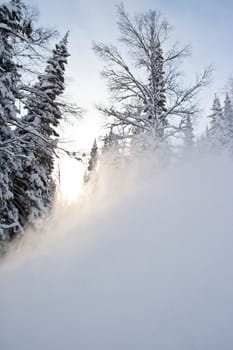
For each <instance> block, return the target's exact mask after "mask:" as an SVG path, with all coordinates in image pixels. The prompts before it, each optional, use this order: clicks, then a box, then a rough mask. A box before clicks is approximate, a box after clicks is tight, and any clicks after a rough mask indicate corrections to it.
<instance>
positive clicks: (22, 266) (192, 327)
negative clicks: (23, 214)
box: [0, 156, 233, 350]
mask: <svg viewBox="0 0 233 350" xmlns="http://www.w3.org/2000/svg"><path fill="white" fill-rule="evenodd" d="M127 169H128V170H127ZM121 171H123V172H122V173H117V171H111V170H109V169H107V171H106V170H102V173H101V179H100V181H99V185H98V186H97V185H96V186H97V187H96V188H95V191H94V193H89V194H88V195H87V194H86V195H83V197H80V202H78V203H76V204H75V205H74V206H70V207H69V208H68V207H65V204H64V203H60V204H59V205H58V208H57V210H56V212H55V213H54V218H53V221H52V223H50V224H49V223H48V222H47V223H46V226H45V227H44V229H43V232H42V231H41V232H40V233H38V235H37V237H35V234H31V233H28V235H25V237H24V238H23V240H22V241H21V243H20V242H19V243H18V245H17V247H16V248H15V249H13V250H12V252H11V254H10V255H9V256H8V257H7V258H6V260H5V261H4V262H3V263H2V267H1V269H0V283H1V289H0V310H1V314H0V339H1V340H0V343H1V348H2V349H4V350H13V349H16V348H17V349H18V350H29V349H30V350H31V349H33V350H41V349H43V350H46V349H48V350H53V349H54V350H55V349H56V350H65V349H69V350H76V349H81V350H94V349H101V350H109V349H111V350H119V349H121V350H131V349H132V350H142V349H146V350H150V349H151V350H152V349H153V350H154V349H159V350H187V349H198V350H219V349H224V350H228V349H229V350H231V349H232V348H233V333H232V324H233V268H232V266H233V253H232V245H233V236H232V227H233V217H232V208H233V187H232V172H233V164H232V161H231V160H229V159H228V158H227V157H224V156H222V157H220V156H215V157H214V156H208V157H207V156H203V157H200V158H199V159H198V158H195V157H194V158H193V160H192V161H189V162H186V163H184V164H183V165H179V166H178V165H177V166H173V167H171V168H170V169H169V170H168V169H161V168H158V166H157V165H154V166H152V165H151V159H150V158H149V157H148V162H146V163H145V161H141V162H140V166H138V167H135V168H130V166H129V165H128V168H125V169H123V170H121ZM63 205H64V207H63Z"/></svg>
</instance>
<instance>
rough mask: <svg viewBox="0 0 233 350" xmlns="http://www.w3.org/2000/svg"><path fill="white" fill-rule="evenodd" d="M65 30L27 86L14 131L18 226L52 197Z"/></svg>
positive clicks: (38, 212)
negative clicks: (20, 205) (18, 150)
mask: <svg viewBox="0 0 233 350" xmlns="http://www.w3.org/2000/svg"><path fill="white" fill-rule="evenodd" d="M67 39H68V33H67V34H66V35H65V37H64V38H63V39H62V40H61V41H60V42H59V43H58V44H57V45H56V46H55V49H54V50H53V53H52V56H51V58H50V59H49V60H48V61H47V66H46V68H45V72H44V73H43V74H41V75H40V76H39V77H38V82H37V83H36V84H35V86H34V87H33V88H32V89H31V93H30V95H29V96H28V99H27V101H26V102H25V106H26V109H27V111H28V113H27V114H26V115H25V116H24V117H23V118H22V120H21V125H20V127H18V128H17V130H16V133H17V135H18V136H20V138H21V139H22V143H21V148H22V153H23V154H25V156H26V157H25V158H23V159H22V164H21V166H22V171H21V176H19V177H18V178H17V183H18V188H20V189H21V191H20V193H19V201H20V202H21V203H23V208H22V211H21V215H20V221H21V222H22V225H24V224H25V223H32V224H33V223H34V222H35V220H36V219H37V218H38V217H41V216H42V215H43V214H44V213H45V212H46V211H47V210H48V209H49V208H51V205H52V203H53V200H54V192H55V183H54V180H53V176H52V173H53V169H54V151H55V149H56V146H57V138H58V136H59V135H58V132H57V130H56V127H57V126H58V125H59V123H60V120H61V118H62V113H61V110H60V108H59V103H58V102H57V97H58V96H60V95H61V94H62V93H63V91H64V89H65V86H64V72H65V65H66V63H67V57H68V56H69V54H68V51H67Z"/></svg>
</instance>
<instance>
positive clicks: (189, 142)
mask: <svg viewBox="0 0 233 350" xmlns="http://www.w3.org/2000/svg"><path fill="white" fill-rule="evenodd" d="M183 131H184V147H185V149H191V148H193V146H194V144H195V141H194V139H195V135H194V132H193V123H192V119H191V116H190V114H188V115H187V117H186V120H185V126H184V127H183Z"/></svg>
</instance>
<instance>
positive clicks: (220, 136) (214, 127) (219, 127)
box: [207, 95, 225, 150]
mask: <svg viewBox="0 0 233 350" xmlns="http://www.w3.org/2000/svg"><path fill="white" fill-rule="evenodd" d="M208 118H210V129H209V131H208V136H207V137H208V140H209V142H210V145H211V147H212V148H213V149H215V150H220V149H221V148H222V147H223V145H224V132H225V131H224V124H225V123H224V115H223V111H222V107H221V103H220V99H219V97H218V96H217V95H215V98H214V101H213V106H212V114H211V115H210V116H209V117H208Z"/></svg>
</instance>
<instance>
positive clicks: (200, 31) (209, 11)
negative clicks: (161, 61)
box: [30, 0, 233, 137]
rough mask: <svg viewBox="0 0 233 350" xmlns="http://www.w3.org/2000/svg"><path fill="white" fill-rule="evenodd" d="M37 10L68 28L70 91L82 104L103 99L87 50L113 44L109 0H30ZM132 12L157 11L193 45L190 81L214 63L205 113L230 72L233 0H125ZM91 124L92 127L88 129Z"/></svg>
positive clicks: (44, 20) (98, 64) (45, 19)
mask: <svg viewBox="0 0 233 350" xmlns="http://www.w3.org/2000/svg"><path fill="white" fill-rule="evenodd" d="M30 3H31V4H34V5H36V6H37V7H38V8H39V10H40V21H41V23H44V24H49V25H51V26H55V27H56V28H58V30H59V31H60V33H61V34H63V33H65V31H67V30H68V29H69V30H70V32H71V34H70V47H69V49H70V53H71V57H70V60H69V63H70V64H69V68H68V76H69V77H70V78H71V81H70V82H69V87H68V91H69V93H70V94H71V95H72V96H73V99H74V100H75V101H76V102H77V103H78V104H79V105H81V106H83V107H88V106H93V105H94V104H95V103H98V102H100V101H101V100H104V98H105V97H106V91H105V85H104V82H103V81H102V80H101V79H100V78H99V71H100V70H101V67H102V65H101V62H99V61H98V60H97V58H96V57H95V56H94V53H93V52H92V50H91V46H92V41H93V40H96V41H104V42H106V41H107V42H110V41H111V42H115V41H116V38H117V34H118V32H117V26H116V16H115V5H116V4H117V3H118V2H117V1H115V0H114V1H113V0H96V1H93V0H66V1H64V0H63V1H61V2H59V3H58V1H57V0H49V1H48V0H32V1H30ZM124 4H125V7H126V9H127V10H128V11H129V12H130V13H134V12H137V11H142V10H148V9H150V8H157V9H159V10H160V11H161V12H162V14H163V15H164V16H165V17H166V18H167V20H168V21H169V23H170V24H171V25H173V26H174V27H175V31H174V33H173V36H174V39H175V40H177V41H180V42H181V43H184V44H186V43H190V44H191V45H192V57H191V58H190V59H188V61H187V63H186V65H185V70H186V75H187V78H188V79H189V78H190V80H191V79H192V78H194V75H195V74H196V73H198V72H201V70H202V69H203V67H205V66H207V65H209V64H212V65H213V67H214V69H215V71H214V75H213V84H212V85H211V86H210V87H208V88H207V90H206V91H205V92H204V93H203V97H202V99H201V104H202V106H203V108H205V110H206V111H207V112H208V108H209V107H210V106H211V102H212V98H213V95H214V93H215V92H219V93H221V92H223V90H222V89H223V88H224V86H225V84H226V81H227V79H228V76H229V75H230V74H231V73H232V71H233V45H232V38H233V24H232V23H233V2H232V1H230V0H222V1H219V0H191V1H190V0H186V1H185V0H173V1H172V0H157V1H152V0H144V1H138V0H126V1H124ZM89 110H90V112H89V114H88V119H89V121H90V123H89V126H90V137H92V136H93V137H94V136H95V134H96V124H98V121H97V119H96V112H95V111H94V109H92V108H90V109H89ZM91 125H92V127H91Z"/></svg>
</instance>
